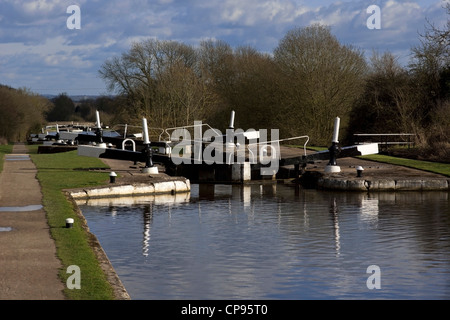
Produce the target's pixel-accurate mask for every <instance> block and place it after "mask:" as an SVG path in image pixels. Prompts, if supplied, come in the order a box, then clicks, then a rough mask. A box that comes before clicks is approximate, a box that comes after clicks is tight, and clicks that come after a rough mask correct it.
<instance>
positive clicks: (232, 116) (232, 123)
mask: <svg viewBox="0 0 450 320" xmlns="http://www.w3.org/2000/svg"><path fill="white" fill-rule="evenodd" d="M229 128H230V129H234V110H232V111H231V117H230V127H229Z"/></svg>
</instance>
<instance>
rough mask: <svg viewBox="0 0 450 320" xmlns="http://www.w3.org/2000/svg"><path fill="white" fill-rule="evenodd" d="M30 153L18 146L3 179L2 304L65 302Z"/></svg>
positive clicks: (0, 220) (6, 163)
mask: <svg viewBox="0 0 450 320" xmlns="http://www.w3.org/2000/svg"><path fill="white" fill-rule="evenodd" d="M27 152H28V150H27V148H26V146H25V145H24V144H15V145H14V148H13V152H12V154H9V155H6V157H5V161H4V166H3V171H2V173H1V174H0V299H1V300H61V299H64V294H63V289H64V284H63V283H62V281H61V280H60V279H59V278H58V272H59V270H60V268H61V263H60V261H59V259H58V258H57V257H56V247H55V243H54V241H53V239H52V237H51V235H50V228H49V226H48V223H47V218H46V214H45V211H44V210H43V209H42V193H41V188H40V185H39V182H38V181H37V179H36V173H37V170H36V167H35V165H34V163H33V162H32V161H31V159H30V157H29V155H28V154H27Z"/></svg>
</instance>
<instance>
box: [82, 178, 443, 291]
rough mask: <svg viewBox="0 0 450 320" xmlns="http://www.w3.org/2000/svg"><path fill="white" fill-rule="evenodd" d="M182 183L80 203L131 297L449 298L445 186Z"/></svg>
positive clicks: (91, 227) (90, 225)
mask: <svg viewBox="0 0 450 320" xmlns="http://www.w3.org/2000/svg"><path fill="white" fill-rule="evenodd" d="M192 187H193V189H192V191H191V193H187V194H177V195H174V196H172V195H170V196H155V197H142V198H137V197H133V198H115V199H107V200H95V201H88V202H79V205H80V208H81V210H82V212H83V214H84V215H85V216H86V219H87V221H88V224H89V227H90V229H91V231H92V232H94V233H95V234H96V235H97V237H98V238H99V241H100V242H101V244H102V246H103V247H104V249H105V251H106V252H107V254H108V257H109V258H110V260H111V261H112V263H113V265H114V267H115V268H116V271H117V272H118V274H119V276H120V277H121V279H122V282H123V283H124V284H125V286H126V287H127V290H128V291H129V293H130V295H131V297H132V298H133V299H184V298H187V299H264V298H270V299H310V298H319V299H324V298H333V299H334V298H441V299H442V298H449V297H450V284H449V282H450V258H449V257H448V250H449V249H450V209H449V208H450V206H449V198H448V193H440V192H434V193H391V194H387V193H380V194H367V193H335V192H317V191H315V190H305V189H301V188H298V187H293V186H287V185H276V184H275V185H274V184H270V185H246V186H238V185H200V186H196V185H193V186H192ZM372 264H375V265H379V266H380V268H381V272H382V277H383V279H382V282H383V287H382V290H377V291H376V292H375V291H373V290H369V289H368V288H367V287H366V280H367V277H368V275H367V274H366V269H367V267H368V266H369V265H372Z"/></svg>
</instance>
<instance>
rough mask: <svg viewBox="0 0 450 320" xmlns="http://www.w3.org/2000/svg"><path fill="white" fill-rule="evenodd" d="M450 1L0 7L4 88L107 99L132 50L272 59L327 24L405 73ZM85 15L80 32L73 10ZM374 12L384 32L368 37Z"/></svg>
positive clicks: (69, 0)
mask: <svg viewBox="0 0 450 320" xmlns="http://www.w3.org/2000/svg"><path fill="white" fill-rule="evenodd" d="M445 1H449V0H416V1H408V0H354V1H345V0H342V1H334V0H318V1H304V0H150V1H144V0H127V1H123V0H35V1H28V0H25V1H17V0H0V84H4V85H8V86H11V87H14V88H23V87H25V88H28V89H30V90H32V91H33V92H36V93H41V94H58V93H62V92H66V93H68V94H77V95H78V94H83V95H84V94H85V95H96V94H107V93H108V92H107V91H106V88H105V83H104V82H103V80H101V79H100V78H99V77H98V70H99V69H100V66H101V65H102V64H103V63H104V61H105V60H107V59H109V58H111V57H113V56H117V55H120V54H121V53H123V52H125V51H127V50H128V49H129V48H130V44H131V43H132V42H133V41H139V40H142V39H146V38H157V39H164V40H176V41H180V42H183V43H187V44H192V45H197V44H198V43H199V42H200V41H201V40H203V39H220V40H224V41H226V42H227V43H229V44H230V45H232V46H233V47H236V46H239V45H250V46H252V47H254V48H256V49H258V50H259V51H261V52H269V53H271V52H273V50H274V49H275V48H276V47H277V45H278V43H279V41H280V40H281V39H282V38H283V36H284V35H285V34H286V32H287V31H288V30H290V29H292V28H294V27H302V26H307V25H310V24H312V23H322V24H326V25H329V26H331V31H332V33H333V34H334V35H335V36H336V37H337V38H338V39H339V41H341V43H344V44H351V45H354V46H356V47H358V48H361V49H362V50H364V51H365V52H366V53H367V54H368V55H369V54H370V53H371V52H372V50H378V51H380V52H384V51H390V52H392V53H394V54H396V55H398V57H399V60H400V61H402V62H403V63H407V61H408V56H409V54H410V48H411V47H412V46H414V45H415V44H417V43H418V32H421V31H422V30H423V28H424V25H425V24H426V19H428V20H430V21H433V22H434V23H435V24H436V25H437V26H443V25H444V24H445V23H446V21H447V19H448V17H447V16H446V13H445V10H444V9H443V8H442V7H443V6H444V4H445ZM71 5H77V6H78V7H79V8H80V18H81V19H80V20H81V24H80V29H69V28H68V27H67V20H69V22H71V21H72V19H71V16H72V12H71V13H67V9H68V7H69V6H71ZM370 5H377V6H378V7H379V8H380V13H381V15H380V21H381V28H380V29H369V28H368V27H367V20H368V19H369V17H370V16H371V15H372V13H367V8H368V7H369V6H370Z"/></svg>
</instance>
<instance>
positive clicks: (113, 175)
mask: <svg viewBox="0 0 450 320" xmlns="http://www.w3.org/2000/svg"><path fill="white" fill-rule="evenodd" d="M116 177H117V174H116V173H115V172H114V171H113V172H111V173H110V174H109V183H116Z"/></svg>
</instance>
